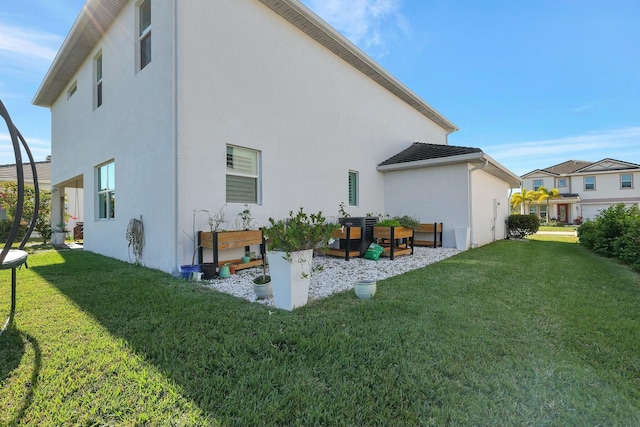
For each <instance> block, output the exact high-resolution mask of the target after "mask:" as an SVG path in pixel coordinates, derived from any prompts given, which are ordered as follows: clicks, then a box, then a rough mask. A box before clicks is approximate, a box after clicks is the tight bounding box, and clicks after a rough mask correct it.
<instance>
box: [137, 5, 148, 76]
mask: <svg viewBox="0 0 640 427" xmlns="http://www.w3.org/2000/svg"><path fill="white" fill-rule="evenodd" d="M137 54H138V56H139V59H140V62H139V65H140V70H142V69H143V68H144V67H146V66H147V64H149V63H150V62H151V0H143V1H142V2H140V3H139V5H138V52H137Z"/></svg>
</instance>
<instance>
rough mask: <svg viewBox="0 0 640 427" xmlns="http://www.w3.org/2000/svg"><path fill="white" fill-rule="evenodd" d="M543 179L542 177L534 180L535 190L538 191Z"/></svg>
mask: <svg viewBox="0 0 640 427" xmlns="http://www.w3.org/2000/svg"><path fill="white" fill-rule="evenodd" d="M542 185H543V181H542V180H541V179H534V180H533V191H538V188H540V187H542Z"/></svg>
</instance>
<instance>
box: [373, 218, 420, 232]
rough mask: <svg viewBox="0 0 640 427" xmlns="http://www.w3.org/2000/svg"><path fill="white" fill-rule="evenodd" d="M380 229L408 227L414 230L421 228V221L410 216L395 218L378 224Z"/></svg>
mask: <svg viewBox="0 0 640 427" xmlns="http://www.w3.org/2000/svg"><path fill="white" fill-rule="evenodd" d="M376 226H380V227H406V228H413V229H414V230H415V229H416V228H418V227H419V226H420V220H418V219H417V218H414V217H412V216H409V215H403V216H394V217H392V218H387V219H385V220H384V221H380V222H379V223H377V224H376Z"/></svg>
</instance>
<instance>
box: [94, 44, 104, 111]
mask: <svg viewBox="0 0 640 427" xmlns="http://www.w3.org/2000/svg"><path fill="white" fill-rule="evenodd" d="M103 72H104V63H103V60H102V50H100V51H99V52H98V54H97V55H96V56H95V57H94V58H93V77H94V86H93V108H94V110H96V109H98V108H100V107H101V106H102V104H103V101H104V99H103V87H102V80H103Z"/></svg>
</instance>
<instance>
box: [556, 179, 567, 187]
mask: <svg viewBox="0 0 640 427" xmlns="http://www.w3.org/2000/svg"><path fill="white" fill-rule="evenodd" d="M558 188H567V178H558Z"/></svg>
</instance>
